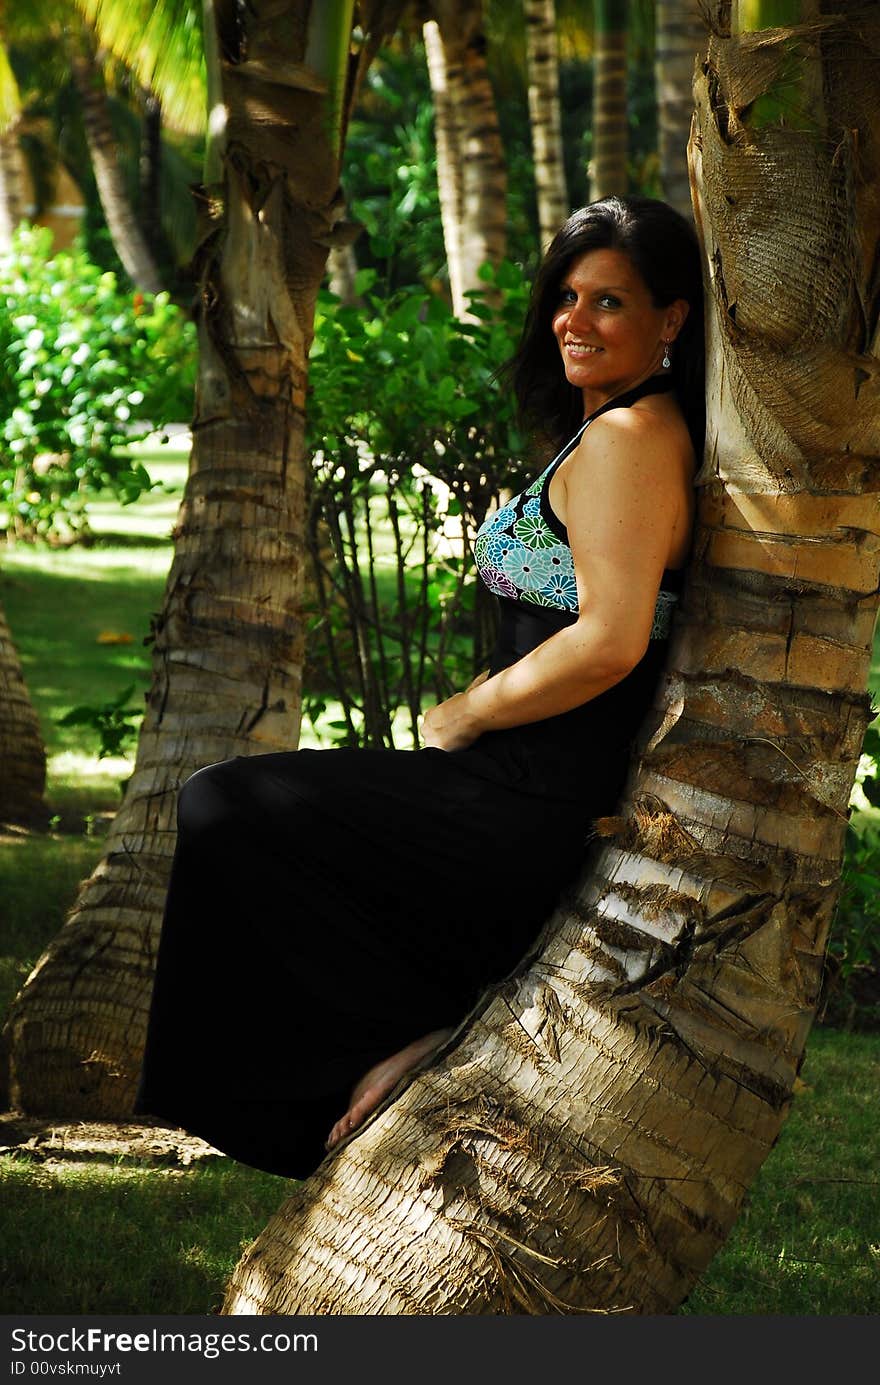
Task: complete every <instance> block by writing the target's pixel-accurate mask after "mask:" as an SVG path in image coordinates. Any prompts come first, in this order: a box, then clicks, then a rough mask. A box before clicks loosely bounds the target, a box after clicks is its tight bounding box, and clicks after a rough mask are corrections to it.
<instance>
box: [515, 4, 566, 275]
mask: <svg viewBox="0 0 880 1385" xmlns="http://www.w3.org/2000/svg"><path fill="white" fill-rule="evenodd" d="M523 11H524V13H525V20H526V54H527V58H528V69H529V119H530V124H531V128H532V153H533V156H534V162H535V191H536V193H537V198H538V224H539V227H540V233H541V248H542V250H544V249H546V247H547V246H548V245H549V243H550V241H551V240H552V239H553V237H554V236H555V234H556V232H557V231H558V230H559V228H560V226H561V225H562V223H563V221H565V219H566V217H567V216H568V210H569V206H568V192H567V190H566V186H565V160H564V157H563V152H562V127H561V124H560V117H559V45H558V43H557V39H556V5H555V3H554V0H524V3H523Z"/></svg>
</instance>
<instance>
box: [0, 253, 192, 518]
mask: <svg viewBox="0 0 880 1385" xmlns="http://www.w3.org/2000/svg"><path fill="white" fill-rule="evenodd" d="M0 350H2V353H3V356H4V359H5V360H6V362H7V369H6V371H5V372H4V373H3V375H2V377H0V415H2V425H0V426H2V433H0V507H2V510H0V514H2V518H3V521H5V525H6V527H7V528H8V529H9V530H10V531H11V532H12V533H13V534H15V535H16V536H17V537H28V536H34V535H37V534H40V535H43V536H52V537H53V538H54V539H64V538H69V537H71V535H75V534H77V533H81V532H82V531H83V529H84V527H85V526H86V524H87V515H86V506H87V503H88V500H89V498H90V497H92V496H95V495H97V494H98V493H100V492H102V491H106V490H110V491H111V492H112V493H113V494H115V495H118V496H119V498H120V499H122V500H123V501H125V502H126V503H128V502H131V501H133V500H136V499H137V498H138V496H139V495H141V494H143V492H144V491H146V490H148V489H149V488H150V485H151V481H150V477H149V475H148V474H147V471H146V469H145V468H144V467H143V466H142V465H141V464H140V463H139V462H137V461H136V460H133V459H132V457H131V456H130V455H129V453H128V452H127V451H126V448H127V446H128V445H130V444H131V442H132V441H134V440H135V439H137V438H139V437H143V436H144V435H145V434H147V433H148V432H150V431H152V430H153V429H154V428H157V427H161V426H162V425H163V424H166V423H170V422H172V421H176V420H188V419H189V416H190V413H191V411H192V391H193V380H194V372H195V331H194V328H193V326H192V324H191V323H190V322H188V321H187V320H186V318H185V316H184V314H183V313H182V312H181V310H180V309H179V308H178V307H177V306H176V305H175V304H174V303H172V302H171V301H170V299H169V296H168V294H167V293H160V294H157V295H155V296H149V295H144V294H140V293H131V292H128V291H126V290H124V289H123V288H121V287H120V285H119V284H118V282H117V279H116V276H115V275H114V274H113V273H112V272H110V271H102V270H101V269H100V268H98V267H97V266H96V265H94V264H93V263H92V262H91V261H90V260H89V258H88V256H87V255H86V254H85V252H84V251H83V250H75V251H73V252H71V253H67V252H65V253H62V254H59V255H56V256H52V255H51V236H50V235H49V233H48V232H47V231H45V230H43V229H38V230H29V229H23V230H21V231H20V232H19V233H18V238H17V243H16V246H15V248H14V251H13V253H12V254H10V255H8V256H5V257H3V259H2V260H0Z"/></svg>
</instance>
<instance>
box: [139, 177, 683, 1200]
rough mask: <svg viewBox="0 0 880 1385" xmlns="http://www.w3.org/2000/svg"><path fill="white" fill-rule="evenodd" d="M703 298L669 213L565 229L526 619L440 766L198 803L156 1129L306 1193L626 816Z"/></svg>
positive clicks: (492, 578) (496, 657) (148, 1103)
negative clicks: (619, 805) (600, 838)
mask: <svg viewBox="0 0 880 1385" xmlns="http://www.w3.org/2000/svg"><path fill="white" fill-rule="evenodd" d="M701 293H702V287H701V276H700V262H699V252H698V249H697V244H696V239H695V236H694V233H693V231H692V229H691V228H690V227H689V226H688V224H687V223H686V222H685V221H684V219H683V218H682V217H680V216H679V215H678V214H677V213H676V212H674V211H672V209H671V208H669V207H666V206H665V205H664V204H663V203H658V202H653V201H650V200H648V199H630V200H624V199H618V198H610V199H606V200H605V201H602V202H599V203H595V204H592V205H591V206H589V207H586V208H584V209H583V210H582V211H580V212H577V213H575V215H574V216H573V217H572V218H570V220H569V221H568V222H566V224H565V226H564V227H563V228H562V230H561V231H560V232H559V234H558V235H557V237H556V238H555V240H554V241H553V243H552V245H551V246H550V249H549V250H548V252H547V257H546V259H545V262H544V265H543V267H542V270H541V272H540V274H539V276H538V280H537V282H536V285H535V290H534V294H533V298H532V305H531V308H530V311H529V316H528V319H527V322H526V327H525V330H524V334H523V338H522V343H521V346H520V349H519V351H518V353H517V356H516V358H515V359H514V361H513V362H512V363H511V365H510V368H509V374H510V377H511V378H512V380H513V384H514V387H515V390H516V394H517V397H518V399H519V402H520V406H521V409H522V413H523V416H524V418H525V420H526V421H527V422H528V423H529V424H530V425H531V427H532V429H533V430H534V431H536V432H537V433H539V434H540V435H543V436H544V437H545V438H547V439H549V440H551V441H552V443H553V449H552V450H554V451H555V453H556V455H555V456H553V458H552V460H551V461H550V462H549V464H548V465H547V466H545V467H544V469H543V470H542V471H541V472H540V474H539V475H538V476H537V477H536V478H535V480H534V481H533V482H532V483H531V484H530V485H529V486H528V487H527V488H526V489H525V490H524V491H523V492H522V493H521V494H520V495H518V496H516V497H515V499H513V500H512V501H510V502H509V503H508V504H507V505H505V506H504V507H503V508H502V509H500V510H499V511H498V512H497V513H496V514H494V515H492V516H490V517H489V518H488V519H487V521H486V523H485V524H484V526H483V528H482V529H481V531H480V534H479V537H478V540H477V545H476V560H477V565H478V568H479V570H480V574H481V577H482V578H483V580H484V581H485V583H486V584H487V586H488V587H489V588H490V590H492V591H493V592H494V593H495V595H496V596H497V597H498V599H499V603H500V607H501V622H500V633H499V637H498V641H497V644H496V647H495V650H494V652H493V655H492V660H491V664H490V667H489V669H488V670H487V671H486V673H485V674H483V675H481V677H479V678H477V679H476V680H475V681H474V682H473V683H472V684H471V686H470V687H469V688H468V689H466V690H465V691H464V692H461V693H458V694H456V695H455V696H454V697H451V698H449V699H447V700H446V701H445V702H443V703H441V704H440V705H439V706H437V707H433V708H431V709H430V711H428V712H427V714H426V715H425V717H424V719H423V724H422V734H423V739H424V747H423V748H422V749H420V750H415V751H395V750H387V751H381V750H374V751H370V750H344V749H339V750H325V751H315V750H300V751H292V752H289V753H282V754H274V755H262V756H255V757H252V758H249V759H243V758H237V759H234V760H230V761H226V762H224V763H222V764H218V765H212V766H208V767H207V768H205V769H202V770H200V771H198V772H197V773H196V774H195V775H193V776H192V778H191V779H190V780H189V781H188V782H187V784H186V785H185V786H184V789H183V791H182V793H181V797H180V802H179V812H178V825H179V834H178V844H177V852H176V855H175V861H174V868H173V872H172V878H171V885H170V889H169V894H168V903H167V909H166V917H165V925H164V928H163V933H162V939H161V946H160V951H159V957H158V968H157V980H156V988H155V994H154V999H153V1007H152V1013H151V1019H150V1029H149V1036H148V1043H147V1051H146V1059H145V1065H144V1072H143V1078H142V1083H141V1090H140V1095H139V1109H140V1110H142V1111H145V1112H150V1113H152V1114H154V1115H161V1116H164V1117H166V1118H167V1119H170V1120H174V1121H176V1122H180V1123H181V1124H182V1125H184V1126H185V1127H186V1128H187V1129H189V1130H191V1131H193V1132H194V1133H196V1134H200V1135H202V1136H204V1137H205V1138H206V1139H208V1140H210V1141H211V1143H212V1144H215V1145H217V1146H218V1147H219V1148H221V1149H223V1150H225V1151H227V1152H228V1153H230V1154H232V1155H234V1156H235V1157H237V1158H240V1159H242V1160H244V1161H245V1162H248V1163H253V1164H256V1165H258V1166H260V1167H263V1168H266V1169H268V1170H270V1171H274V1172H279V1173H285V1174H289V1175H294V1176H303V1175H305V1174H307V1173H309V1172H311V1171H312V1170H313V1169H314V1167H315V1166H316V1164H318V1163H319V1162H320V1159H321V1157H322V1155H323V1153H324V1148H325V1139H326V1145H327V1147H330V1148H332V1147H334V1146H335V1145H337V1144H338V1143H339V1142H340V1141H341V1140H342V1139H344V1138H347V1137H348V1136H350V1135H351V1134H352V1133H353V1132H354V1131H355V1130H356V1129H357V1128H358V1127H359V1125H360V1124H361V1123H362V1122H363V1120H364V1119H365V1118H366V1117H367V1116H368V1115H369V1114H370V1113H371V1112H372V1111H373V1110H375V1108H376V1107H377V1105H378V1104H379V1103H380V1102H381V1101H382V1100H383V1099H384V1098H385V1097H386V1096H388V1094H389V1093H390V1092H391V1091H392V1090H393V1089H394V1087H395V1086H396V1084H397V1083H398V1082H399V1080H400V1079H401V1078H402V1077H404V1076H405V1074H406V1073H407V1072H409V1071H410V1070H411V1069H412V1068H413V1067H414V1066H415V1065H417V1064H419V1063H421V1062H423V1061H425V1060H426V1059H427V1058H428V1056H429V1055H430V1054H431V1053H432V1052H433V1051H435V1050H436V1049H437V1048H438V1047H439V1046H441V1045H442V1044H443V1043H444V1042H445V1041H446V1040H447V1039H448V1038H449V1036H450V1034H451V1032H452V1027H453V1026H455V1025H456V1024H458V1023H459V1022H460V1021H461V1020H462V1019H463V1018H464V1017H465V1016H466V1015H467V1013H468V1011H469V1010H470V1009H471V1008H472V1007H473V1005H474V1004H475V1003H476V1001H477V1000H478V999H479V996H480V994H481V992H482V991H483V990H484V989H485V987H486V986H487V985H489V984H490V983H492V982H493V981H496V980H498V979H500V978H501V977H502V976H504V975H505V974H506V973H507V972H509V971H510V970H511V969H512V968H513V967H514V966H515V965H516V963H517V962H518V961H519V960H520V959H521V957H522V956H523V954H524V952H525V951H526V949H527V947H528V946H529V944H530V943H531V942H532V941H533V940H534V938H535V937H536V935H537V933H538V931H539V929H540V927H541V925H542V923H543V922H544V920H545V918H546V917H547V915H548V913H549V912H550V910H551V908H552V906H553V904H554V903H555V902H556V900H557V898H558V896H559V894H560V892H561V890H562V888H563V887H564V886H565V885H566V884H567V883H568V882H569V881H570V880H571V879H572V878H573V876H574V874H575V872H576V870H577V868H578V866H579V865H580V863H581V860H582V857H583V851H584V845H585V842H586V840H587V838H588V836H589V833H590V830H591V822H592V819H594V818H595V817H596V816H598V815H602V814H605V813H609V812H611V811H612V810H613V808H614V805H615V800H616V797H617V794H618V792H619V790H620V788H621V786H622V782H623V779H624V776H625V773H626V769H627V763H628V757H629V752H630V748H631V744H632V741H633V737H634V736H635V734H636V731H637V730H638V728H639V725H640V724H641V721H642V719H643V717H644V715H645V713H646V711H647V709H648V707H649V705H650V702H651V698H652V695H653V691H654V687H655V684H656V680H657V676H658V673H659V671H660V669H661V667H662V663H663V658H664V653H665V640H666V637H667V635H668V633H669V624H670V622H669V615H670V612H671V610H672V608H673V607H674V604H675V601H676V597H677V591H678V588H679V585H680V571H681V567H682V564H683V563H684V562H685V560H686V557H687V552H688V547H689V543H690V533H691V520H692V497H691V483H692V476H693V468H694V461H695V454H698V452H699V448H700V446H701V432H700V428H701V425H700V405H701V403H702V396H701V394H695V393H694V382H695V381H697V380H699V378H700V371H701V365H702V356H701V353H702V331H701V328H700V325H699V324H700V318H701ZM673 343H676V344H677V353H676V354H677V359H676V360H675V362H674V363H673V360H672V357H671V356H670V354H669V352H670V350H671V349H672V344H673ZM665 361H669V362H670V364H669V365H665V364H664V362H665ZM697 388H699V387H697ZM500 853H503V856H501V858H500V859H499V855H500ZM243 917H244V918H249V919H251V920H252V925H251V929H250V932H249V934H248V935H247V936H242V933H241V927H240V920H241V919H242V918H243ZM358 1079H359V1080H358ZM334 1118H335V1123H334V1124H332V1126H331V1121H333V1120H334ZM328 1130H329V1138H328V1135H327V1132H328Z"/></svg>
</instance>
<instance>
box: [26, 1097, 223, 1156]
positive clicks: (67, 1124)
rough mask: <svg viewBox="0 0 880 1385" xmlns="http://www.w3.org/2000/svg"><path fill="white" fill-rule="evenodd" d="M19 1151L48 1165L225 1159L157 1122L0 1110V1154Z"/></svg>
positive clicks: (180, 1132)
mask: <svg viewBox="0 0 880 1385" xmlns="http://www.w3.org/2000/svg"><path fill="white" fill-rule="evenodd" d="M20 1154H26V1155H27V1156H28V1158H30V1159H36V1160H39V1162H40V1163H43V1164H46V1165H48V1166H50V1167H51V1166H52V1165H53V1164H70V1163H72V1162H87V1161H93V1160H94V1161H100V1162H102V1163H107V1162H113V1163H117V1162H128V1161H131V1162H133V1163H137V1164H140V1165H144V1164H154V1165H159V1166H165V1167H176V1168H189V1167H191V1166H192V1165H193V1164H197V1163H201V1162H203V1161H204V1160H206V1159H223V1158H224V1157H225V1156H224V1155H222V1154H221V1153H220V1152H219V1150H216V1149H213V1148H212V1147H211V1145H208V1144H205V1142H204V1140H198V1139H196V1138H195V1136H193V1135H187V1134H186V1133H185V1131H183V1130H173V1129H171V1128H170V1127H168V1126H166V1125H162V1124H160V1123H159V1122H158V1121H157V1122H155V1123H150V1122H145V1121H138V1122H134V1121H131V1122H122V1123H121V1124H116V1123H114V1122H112V1121H78V1120H57V1119H55V1120H53V1119H52V1118H51V1117H48V1116H25V1115H22V1114H21V1112H18V1111H6V1112H4V1113H2V1114H0V1156H4V1155H5V1156H6V1157H7V1158H10V1157H11V1158H15V1157H16V1156H17V1155H20Z"/></svg>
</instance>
